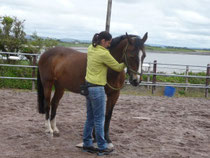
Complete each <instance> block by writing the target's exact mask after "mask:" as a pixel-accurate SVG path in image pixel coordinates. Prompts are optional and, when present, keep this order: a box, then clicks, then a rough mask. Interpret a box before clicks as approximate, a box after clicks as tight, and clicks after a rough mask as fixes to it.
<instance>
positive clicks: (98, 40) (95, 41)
mask: <svg viewBox="0 0 210 158" xmlns="http://www.w3.org/2000/svg"><path fill="white" fill-rule="evenodd" d="M103 39H105V41H109V40H111V39H112V35H111V34H110V33H109V32H107V31H102V32H100V33H96V34H95V35H94V36H93V39H92V45H93V47H96V46H97V45H100V43H101V40H103Z"/></svg>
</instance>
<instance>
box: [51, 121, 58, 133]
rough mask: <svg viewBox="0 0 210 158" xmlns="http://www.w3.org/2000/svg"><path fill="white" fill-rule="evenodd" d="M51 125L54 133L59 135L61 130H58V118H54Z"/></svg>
mask: <svg viewBox="0 0 210 158" xmlns="http://www.w3.org/2000/svg"><path fill="white" fill-rule="evenodd" d="M50 124H51V127H52V129H53V132H56V133H59V130H58V128H57V126H56V118H54V119H53V120H52V121H51V122H50Z"/></svg>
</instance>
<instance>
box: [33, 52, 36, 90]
mask: <svg viewBox="0 0 210 158" xmlns="http://www.w3.org/2000/svg"><path fill="white" fill-rule="evenodd" d="M32 64H33V66H36V56H33V63H32ZM35 76H36V68H33V70H32V78H35ZM32 90H35V81H34V80H33V81H32Z"/></svg>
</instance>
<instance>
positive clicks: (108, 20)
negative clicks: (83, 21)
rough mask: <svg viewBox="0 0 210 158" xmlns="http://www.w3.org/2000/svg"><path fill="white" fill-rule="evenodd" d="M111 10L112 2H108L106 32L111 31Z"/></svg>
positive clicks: (109, 0)
mask: <svg viewBox="0 0 210 158" xmlns="http://www.w3.org/2000/svg"><path fill="white" fill-rule="evenodd" d="M111 9H112V0H108V6H107V14H106V31H107V32H109V30H110V21H111Z"/></svg>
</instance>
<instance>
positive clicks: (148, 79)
mask: <svg viewBox="0 0 210 158" xmlns="http://www.w3.org/2000/svg"><path fill="white" fill-rule="evenodd" d="M150 69H151V63H149V67H148V71H147V72H148V73H150ZM149 81H150V75H147V82H149ZM149 88H150V86H149V85H148V86H147V89H148V90H149Z"/></svg>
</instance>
